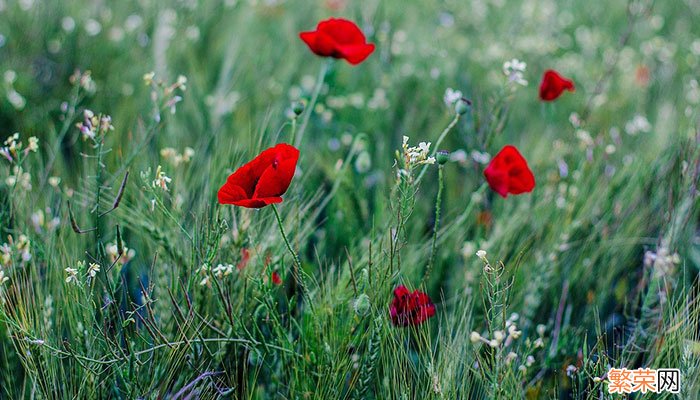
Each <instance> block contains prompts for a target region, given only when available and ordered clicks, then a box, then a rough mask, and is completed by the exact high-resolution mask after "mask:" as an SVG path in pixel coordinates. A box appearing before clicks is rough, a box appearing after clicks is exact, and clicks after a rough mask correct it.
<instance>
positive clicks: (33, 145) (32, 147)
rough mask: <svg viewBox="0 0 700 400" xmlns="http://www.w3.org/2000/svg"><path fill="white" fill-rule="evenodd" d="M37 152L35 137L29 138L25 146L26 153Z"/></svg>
mask: <svg viewBox="0 0 700 400" xmlns="http://www.w3.org/2000/svg"><path fill="white" fill-rule="evenodd" d="M37 150H39V139H38V138H37V137H36V136H32V137H30V138H29V144H28V145H27V151H32V152H35V153H36V151H37Z"/></svg>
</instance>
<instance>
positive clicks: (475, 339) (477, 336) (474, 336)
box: [469, 331, 481, 343]
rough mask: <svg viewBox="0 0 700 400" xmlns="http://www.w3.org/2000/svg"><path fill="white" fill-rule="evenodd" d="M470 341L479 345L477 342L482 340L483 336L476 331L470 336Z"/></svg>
mask: <svg viewBox="0 0 700 400" xmlns="http://www.w3.org/2000/svg"><path fill="white" fill-rule="evenodd" d="M469 340H470V341H471V342H472V343H477V342H479V341H480V340H481V335H480V334H479V332H476V331H475V332H472V333H471V334H470V335H469Z"/></svg>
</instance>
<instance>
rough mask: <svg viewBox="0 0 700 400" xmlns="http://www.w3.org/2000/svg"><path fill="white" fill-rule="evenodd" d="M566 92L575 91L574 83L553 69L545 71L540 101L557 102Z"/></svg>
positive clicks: (541, 84)
mask: <svg viewBox="0 0 700 400" xmlns="http://www.w3.org/2000/svg"><path fill="white" fill-rule="evenodd" d="M565 90H568V91H570V92H573V91H575V90H576V88H575V87H574V82H573V81H571V80H569V79H567V78H564V77H563V76H561V75H560V74H559V73H558V72H557V71H555V70H553V69H548V70H546V71H544V75H543V76H542V83H540V99H542V100H543V101H553V100H556V99H557V97H559V96H561V94H562V93H564V91H565Z"/></svg>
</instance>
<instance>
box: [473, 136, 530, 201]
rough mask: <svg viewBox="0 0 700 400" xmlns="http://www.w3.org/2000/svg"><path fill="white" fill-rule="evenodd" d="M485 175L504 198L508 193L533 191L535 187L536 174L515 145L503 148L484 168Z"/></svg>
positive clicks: (490, 184)
mask: <svg viewBox="0 0 700 400" xmlns="http://www.w3.org/2000/svg"><path fill="white" fill-rule="evenodd" d="M484 176H485V177H486V180H487V181H488V183H489V186H491V189H493V190H494V191H495V192H496V193H498V194H500V195H501V196H502V197H504V198H505V197H508V193H510V194H521V193H525V192H531V191H532V189H533V188H534V187H535V176H534V175H532V171H530V167H528V166H527V161H525V158H524V157H523V156H522V154H520V152H519V151H518V149H516V148H515V146H505V147H504V148H502V149H501V151H499V152H498V154H496V156H495V157H493V159H492V160H491V162H490V163H489V165H488V166H487V167H486V169H485V170H484Z"/></svg>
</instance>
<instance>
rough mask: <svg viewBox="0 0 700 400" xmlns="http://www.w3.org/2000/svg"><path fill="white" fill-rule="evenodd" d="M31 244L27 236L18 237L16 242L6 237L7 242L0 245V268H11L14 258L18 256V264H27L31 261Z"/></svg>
mask: <svg viewBox="0 0 700 400" xmlns="http://www.w3.org/2000/svg"><path fill="white" fill-rule="evenodd" d="M31 244H32V243H31V241H30V240H29V238H28V237H27V235H19V237H18V238H17V240H15V239H14V238H13V237H12V235H7V242H5V243H3V244H2V245H0V266H3V267H9V266H11V265H12V264H13V261H14V258H15V256H19V260H20V263H26V262H29V260H31V259H32V253H31V252H30V250H31Z"/></svg>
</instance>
